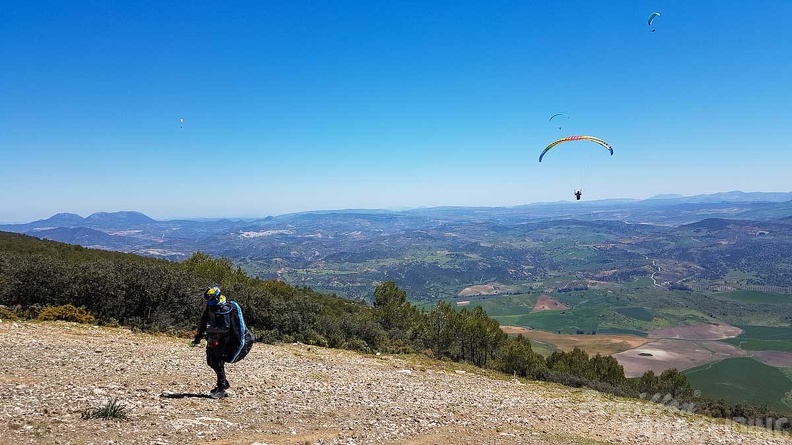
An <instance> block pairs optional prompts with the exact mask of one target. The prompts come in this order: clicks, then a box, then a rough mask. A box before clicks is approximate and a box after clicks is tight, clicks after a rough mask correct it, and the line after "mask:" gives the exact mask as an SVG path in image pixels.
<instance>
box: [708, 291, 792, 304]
mask: <svg viewBox="0 0 792 445" xmlns="http://www.w3.org/2000/svg"><path fill="white" fill-rule="evenodd" d="M717 295H718V296H720V297H724V298H728V299H730V300H735V301H741V302H743V303H766V304H792V295H785V294H774V293H770V292H760V291H753V290H738V291H732V292H723V293H719V294H717Z"/></svg>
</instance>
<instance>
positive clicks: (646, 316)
mask: <svg viewBox="0 0 792 445" xmlns="http://www.w3.org/2000/svg"><path fill="white" fill-rule="evenodd" d="M616 312H618V313H619V314H622V315H624V316H625V317H630V318H634V319H636V320H641V321H652V320H653V319H654V315H653V314H652V313H651V312H649V311H648V310H646V309H645V308H642V307H621V308H617V309H616Z"/></svg>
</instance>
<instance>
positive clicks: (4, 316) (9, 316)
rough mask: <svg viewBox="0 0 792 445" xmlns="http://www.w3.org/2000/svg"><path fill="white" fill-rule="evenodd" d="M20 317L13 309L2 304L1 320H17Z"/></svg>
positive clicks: (0, 307) (0, 308)
mask: <svg viewBox="0 0 792 445" xmlns="http://www.w3.org/2000/svg"><path fill="white" fill-rule="evenodd" d="M18 319H19V317H17V314H16V313H14V312H13V311H11V310H9V309H7V308H5V307H3V306H0V320H11V321H16V320H18Z"/></svg>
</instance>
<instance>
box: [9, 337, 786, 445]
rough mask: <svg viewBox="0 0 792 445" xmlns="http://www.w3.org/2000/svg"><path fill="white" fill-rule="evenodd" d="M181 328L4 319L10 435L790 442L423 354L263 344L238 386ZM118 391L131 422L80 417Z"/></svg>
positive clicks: (178, 440) (23, 438) (13, 438)
mask: <svg viewBox="0 0 792 445" xmlns="http://www.w3.org/2000/svg"><path fill="white" fill-rule="evenodd" d="M188 341H189V340H187V339H180V338H174V337H166V336H153V335H147V334H140V333H133V332H131V331H129V330H126V329H118V328H99V327H92V326H83V325H75V324H70V323H61V322H56V323H27V322H8V321H0V443H2V444H14V445H18V444H28V443H35V444H147V445H148V444H201V443H212V444H248V445H252V444H258V445H263V444H372V443H376V444H452V445H454V444H567V443H582V444H600V443H622V444H638V443H640V444H642V443H668V444H694V443H695V444H704V443H706V444H743V443H750V444H782V443H783V444H789V443H792V437H790V436H789V435H781V434H778V433H773V432H772V431H768V430H764V429H758V428H752V427H743V426H740V425H737V424H734V423H732V422H726V421H721V420H714V419H709V418H705V417H700V416H697V415H693V414H689V413H683V412H679V411H677V410H676V409H673V408H668V407H665V406H662V405H658V404H653V403H650V402H645V401H639V400H628V399H620V398H616V397H612V396H607V395H602V394H599V393H596V392H593V391H589V390H581V389H571V388H566V387H562V386H558V385H554V384H547V383H542V382H530V381H517V380H513V379H510V378H502V377H498V376H496V375H494V374H490V373H486V372H484V371H480V370H477V369H475V368H471V367H467V366H464V365H457V364H451V363H440V362H434V361H431V360H428V359H423V358H420V357H402V356H386V355H381V356H373V355H359V354H355V353H351V352H346V351H339V350H332V349H323V348H317V347H312V346H306V345H276V346H272V345H265V344H256V345H255V346H254V348H253V350H252V351H251V353H250V355H249V356H248V357H247V358H246V359H245V360H244V361H242V362H240V363H237V364H233V365H229V366H228V371H229V379H230V380H231V384H232V385H233V386H232V387H231V389H230V390H229V394H230V397H228V398H225V399H220V400H212V399H207V398H198V397H186V398H165V397H162V396H161V395H162V394H163V393H166V394H173V393H194V394H199V393H204V392H206V391H208V390H209V389H210V388H211V387H212V386H213V385H212V384H213V383H214V374H213V372H212V371H211V370H210V369H209V368H208V367H207V366H206V365H205V364H204V352H203V348H190V347H189V346H188ZM111 398H117V400H118V401H120V402H121V403H123V404H124V405H125V407H126V408H125V411H126V412H127V414H128V419H127V420H124V421H105V420H84V419H82V418H81V413H82V412H83V411H84V410H85V409H87V408H95V407H99V406H101V405H103V404H105V403H107V402H108V400H110V399H111Z"/></svg>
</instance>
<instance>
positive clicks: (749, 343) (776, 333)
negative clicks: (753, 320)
mask: <svg viewBox="0 0 792 445" xmlns="http://www.w3.org/2000/svg"><path fill="white" fill-rule="evenodd" d="M740 328H742V330H743V333H742V334H740V335H739V336H737V337H735V338H730V339H727V340H724V341H725V342H727V343H730V344H733V345H735V346H738V347H739V348H740V349H745V350H747V351H784V352H792V327H789V326H740Z"/></svg>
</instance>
